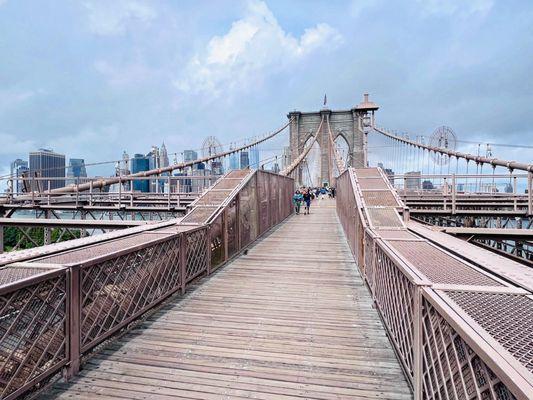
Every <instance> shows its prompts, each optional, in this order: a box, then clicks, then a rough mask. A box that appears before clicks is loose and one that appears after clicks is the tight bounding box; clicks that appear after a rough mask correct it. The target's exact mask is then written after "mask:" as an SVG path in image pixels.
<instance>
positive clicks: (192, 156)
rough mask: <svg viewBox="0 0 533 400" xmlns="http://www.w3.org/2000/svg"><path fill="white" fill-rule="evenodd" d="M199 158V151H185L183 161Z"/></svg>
mask: <svg viewBox="0 0 533 400" xmlns="http://www.w3.org/2000/svg"><path fill="white" fill-rule="evenodd" d="M195 160H198V153H197V152H196V151H194V150H184V151H183V162H191V161H195Z"/></svg>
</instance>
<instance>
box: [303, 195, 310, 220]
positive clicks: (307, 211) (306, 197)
mask: <svg viewBox="0 0 533 400" xmlns="http://www.w3.org/2000/svg"><path fill="white" fill-rule="evenodd" d="M303 199H304V203H305V209H304V215H305V214H310V213H311V192H310V189H307V190H306V191H305V192H304V194H303Z"/></svg>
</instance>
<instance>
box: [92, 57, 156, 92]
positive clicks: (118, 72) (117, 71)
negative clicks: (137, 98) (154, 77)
mask: <svg viewBox="0 0 533 400" xmlns="http://www.w3.org/2000/svg"><path fill="white" fill-rule="evenodd" d="M94 68H95V69H96V70H97V71H98V72H99V73H101V74H102V75H104V76H105V78H106V79H107V82H108V83H109V84H111V85H113V86H123V85H128V84H139V83H142V82H144V81H146V80H147V79H148V78H149V77H150V76H151V74H152V72H151V71H150V69H149V68H147V67H146V66H145V65H144V64H142V63H140V62H135V63H133V64H120V65H118V66H116V65H113V64H111V63H109V62H108V61H105V60H98V61H96V62H95V63H94Z"/></svg>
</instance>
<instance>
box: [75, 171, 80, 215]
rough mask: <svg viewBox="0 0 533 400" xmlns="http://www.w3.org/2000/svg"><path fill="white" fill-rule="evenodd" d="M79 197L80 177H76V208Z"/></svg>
mask: <svg viewBox="0 0 533 400" xmlns="http://www.w3.org/2000/svg"><path fill="white" fill-rule="evenodd" d="M79 199H80V178H76V208H78V206H79V205H78V202H79Z"/></svg>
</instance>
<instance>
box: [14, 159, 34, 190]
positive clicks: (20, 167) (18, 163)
mask: <svg viewBox="0 0 533 400" xmlns="http://www.w3.org/2000/svg"><path fill="white" fill-rule="evenodd" d="M10 171H11V178H12V179H13V191H14V192H15V193H22V192H24V191H25V190H24V187H25V186H24V182H23V181H22V180H21V179H20V178H22V176H27V175H28V171H29V168H28V162H27V161H24V160H21V159H20V158H17V159H16V160H15V161H13V162H12V163H11V168H10Z"/></svg>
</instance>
